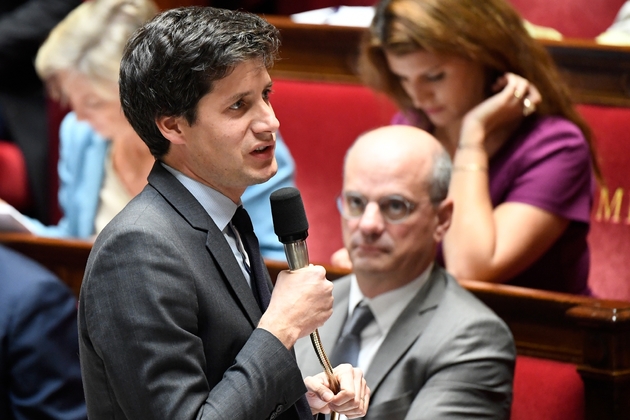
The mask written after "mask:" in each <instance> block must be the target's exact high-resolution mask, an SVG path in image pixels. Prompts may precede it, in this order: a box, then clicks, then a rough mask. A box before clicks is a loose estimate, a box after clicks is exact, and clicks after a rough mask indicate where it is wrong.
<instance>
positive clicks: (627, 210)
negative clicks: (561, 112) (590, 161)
mask: <svg viewBox="0 0 630 420" xmlns="http://www.w3.org/2000/svg"><path fill="white" fill-rule="evenodd" d="M578 109H579V111H580V113H581V114H582V115H583V116H584V118H585V119H586V120H587V122H588V123H589V125H590V126H591V129H592V130H593V133H594V136H595V144H596V149H597V154H598V159H599V162H600V166H601V170H602V175H603V178H604V179H603V181H604V184H603V185H600V186H598V187H597V190H596V192H595V200H594V204H593V212H592V216H591V231H590V233H589V246H590V249H591V270H590V273H589V284H590V286H591V288H592V289H593V292H594V293H595V295H596V296H597V297H600V298H606V299H619V300H627V301H630V266H629V265H628V263H627V261H628V255H630V197H629V194H630V179H629V178H628V174H629V173H630V108H622V107H609V106H596V105H580V106H579V107H578Z"/></svg>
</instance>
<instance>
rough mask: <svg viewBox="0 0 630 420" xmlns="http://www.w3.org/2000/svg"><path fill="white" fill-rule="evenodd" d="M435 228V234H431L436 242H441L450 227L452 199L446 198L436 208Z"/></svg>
mask: <svg viewBox="0 0 630 420" xmlns="http://www.w3.org/2000/svg"><path fill="white" fill-rule="evenodd" d="M436 217H437V226H436V227H435V233H434V234H433V235H434V237H435V241H436V242H441V241H442V239H444V235H446V231H447V230H448V228H449V227H450V226H451V219H452V217H453V199H452V198H450V197H447V198H446V199H444V200H443V201H442V202H441V203H440V204H439V205H438V207H437V212H436Z"/></svg>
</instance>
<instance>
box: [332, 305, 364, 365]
mask: <svg viewBox="0 0 630 420" xmlns="http://www.w3.org/2000/svg"><path fill="white" fill-rule="evenodd" d="M373 319H374V314H373V313H372V311H371V310H370V307H369V306H367V305H361V304H359V305H357V307H356V308H355V309H354V311H353V312H352V316H351V317H350V319H349V320H347V321H346V325H344V327H343V331H342V332H341V335H340V336H339V339H338V340H337V344H336V345H335V348H334V349H333V351H332V353H331V355H330V362H331V363H332V365H333V367H336V366H337V365H339V364H340V363H350V364H351V365H352V366H356V365H357V360H358V359H359V350H361V331H363V328H365V327H366V326H367V324H369V323H370V322H371V321H372V320H373Z"/></svg>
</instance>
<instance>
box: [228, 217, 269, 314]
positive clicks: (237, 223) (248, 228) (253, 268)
mask: <svg viewBox="0 0 630 420" xmlns="http://www.w3.org/2000/svg"><path fill="white" fill-rule="evenodd" d="M232 224H233V225H234V227H235V228H236V230H238V234H239V235H240V237H241V241H242V242H243V246H244V247H245V252H247V255H248V257H249V264H250V267H247V264H245V266H246V268H247V269H248V271H249V276H250V282H251V285H252V290H253V291H254V296H255V297H256V301H258V305H259V306H260V309H261V310H262V311H263V312H265V310H266V309H267V306H269V301H270V300H271V290H269V285H268V284H267V276H266V275H265V270H266V269H265V268H264V267H263V260H262V258H261V256H260V246H259V245H258V239H257V238H256V235H255V234H254V227H253V226H252V220H251V219H250V218H249V214H248V213H247V210H245V209H244V208H243V206H239V207H238V208H237V209H236V213H234V217H232Z"/></svg>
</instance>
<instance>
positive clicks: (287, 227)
mask: <svg viewBox="0 0 630 420" xmlns="http://www.w3.org/2000/svg"><path fill="white" fill-rule="evenodd" d="M269 200H270V201H271V217H272V219H273V230H274V232H275V233H276V235H278V239H279V240H280V242H282V244H283V245H284V253H285V255H286V256H287V262H288V264H289V269H291V270H298V269H300V268H303V267H306V266H308V264H309V261H308V248H307V246H306V238H307V237H308V220H306V212H305V211H304V203H303V202H302V196H301V195H300V191H299V190H298V189H297V188H293V187H286V188H280V189H279V190H276V191H274V192H273V193H271V196H270V197H269Z"/></svg>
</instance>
